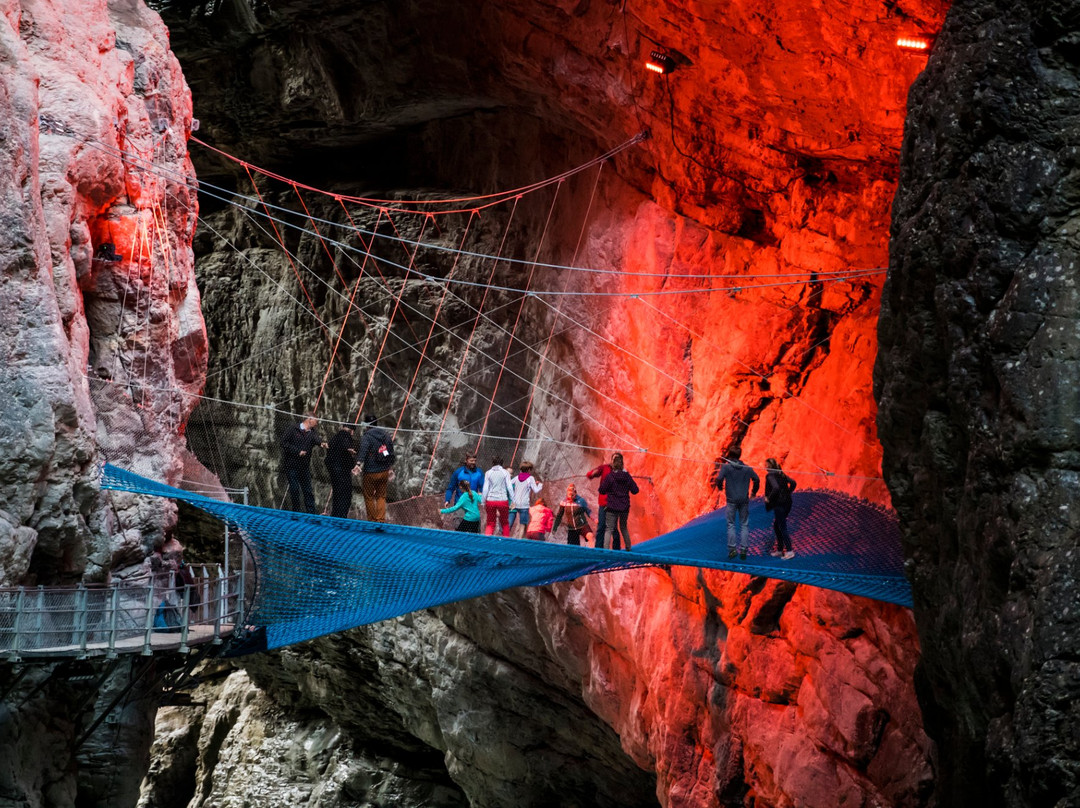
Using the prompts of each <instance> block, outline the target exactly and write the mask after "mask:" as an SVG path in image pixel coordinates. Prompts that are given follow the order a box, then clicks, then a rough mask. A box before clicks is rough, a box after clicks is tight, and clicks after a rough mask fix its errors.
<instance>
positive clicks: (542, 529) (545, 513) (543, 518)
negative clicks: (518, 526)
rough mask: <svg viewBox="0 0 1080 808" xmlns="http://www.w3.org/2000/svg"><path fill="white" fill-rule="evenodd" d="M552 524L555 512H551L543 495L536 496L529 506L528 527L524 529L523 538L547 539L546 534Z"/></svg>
mask: <svg viewBox="0 0 1080 808" xmlns="http://www.w3.org/2000/svg"><path fill="white" fill-rule="evenodd" d="M554 525H555V514H553V513H552V512H551V508H549V507H548V506H547V503H546V502H544V498H543V497H539V498H537V500H536V503H535V504H534V505H533V506H532V507H531V508H529V524H528V527H529V529H528V530H526V531H525V538H526V539H533V540H534V541H547V534H548V533H549V532H550V531H551V529H552V528H553V527H554Z"/></svg>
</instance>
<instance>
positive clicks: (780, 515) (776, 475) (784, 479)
mask: <svg viewBox="0 0 1080 808" xmlns="http://www.w3.org/2000/svg"><path fill="white" fill-rule="evenodd" d="M765 468H766V472H765V510H767V511H772V515H773V533H775V534H776V549H775V550H773V551H772V552H771V553H769V555H771V556H773V557H774V558H783V559H785V560H789V559H792V558H794V557H795V551H794V550H792V549H791V534H789V533H788V527H787V518H788V514H789V513H791V495H792V494H793V493H795V489H796V487H797V486H796V485H795V481H794V480H793V479H791V478H790V477H788V476H787V475H786V474H784V471H783V469H781V468H780V463H779V462H778V461H777V459H776V458H775V457H770V458H769V459H768V460H766V461H765Z"/></svg>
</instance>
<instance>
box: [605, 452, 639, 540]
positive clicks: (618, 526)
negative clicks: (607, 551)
mask: <svg viewBox="0 0 1080 808" xmlns="http://www.w3.org/2000/svg"><path fill="white" fill-rule="evenodd" d="M598 490H599V491H600V493H601V494H606V495H607V510H606V512H605V513H604V518H605V519H606V520H607V530H608V533H610V534H611V549H612V550H618V549H619V537H620V536H622V543H623V545H624V546H625V548H626V549H627V550H629V549H630V533H629V531H628V530H627V520H628V519H629V517H630V495H631V494H636V493H638V484H637V483H636V482H635V481H634V478H633V477H632V476H630V472H629V471H627V470H626V469H625V468H623V456H622V455H621V454H613V455H612V456H611V472H610V473H609V474H608V475H607V476H606V477H604V478H603V479H601V481H600V488H599V489H598Z"/></svg>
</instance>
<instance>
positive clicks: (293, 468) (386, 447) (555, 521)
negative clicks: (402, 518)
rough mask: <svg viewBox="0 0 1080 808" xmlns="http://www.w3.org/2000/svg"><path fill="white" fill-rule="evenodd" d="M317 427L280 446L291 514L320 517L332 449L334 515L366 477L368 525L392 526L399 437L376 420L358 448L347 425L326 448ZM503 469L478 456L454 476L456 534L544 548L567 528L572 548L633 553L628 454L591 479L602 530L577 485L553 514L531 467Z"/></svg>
mask: <svg viewBox="0 0 1080 808" xmlns="http://www.w3.org/2000/svg"><path fill="white" fill-rule="evenodd" d="M318 423H319V421H318V418H317V417H316V416H315V415H314V413H310V414H308V415H305V416H304V418H303V419H302V420H301V421H300V422H299V423H297V424H294V425H292V426H291V427H290V428H289V429H288V430H286V432H285V434H284V435H283V436H282V439H281V455H282V466H283V468H284V471H285V478H286V480H287V483H288V490H289V502H290V505H291V507H292V510H294V511H300V512H304V513H317V512H319V510H318V509H317V507H316V502H315V492H314V489H313V487H312V483H311V458H312V456H313V454H314V451H315V449H317V448H321V449H323V450H325V457H324V462H325V464H326V471H327V474H328V476H329V478H330V491H331V493H330V515H331V516H334V517H337V518H342V519H344V518H347V517H348V515H349V509H350V507H351V506H352V496H353V477H354V476H356V475H363V476H362V483H361V490H362V491H363V495H364V507H365V509H366V511H367V519H368V521H371V522H385V521H386V493H387V487H388V485H389V482H390V479H391V477H392V474H393V466H394V462H395V460H396V456H395V453H394V439H393V436H392V435H391V434H390V433H389V432H388V431H387V430H385V429H383V428H382V427H380V426H379V424H378V420H377V418H376V417H375V416H374V415H372V414H370V413H369V414H367V415H365V416H364V418H363V420H362V421H361V422H360V428H361V429H362V430H363V434H362V436H361V437H360V439H359V441H357V440H356V430H355V427H354V426H353V425H352V424H342V425H340V426H339V428H338V431H337V434H335V435H334V437H333V438H331V439H330V440H329V441H326V440H324V439H323V437H322V436H321V435H320V433H319V431H318ZM502 462H503V461H502V458H501V457H498V456H495V457H492V459H491V466H490V467H489V468H488V469H487V471H485V470H484V469H482V468H480V467H479V466H478V465H477V463H476V455H475V454H469V455H466V457H465V460H464V462H463V463H462V464H461V466H460V467H458V468H457V469H456V470H455V471H454V473H453V474H452V475H451V476H450V481H449V484H448V485H447V487H446V497H445V501H444V503H443V505H444V507H443V508H442V509H441V510H440V512H441V513H443V514H451V513H455V512H457V511H461V519H460V521H459V522H458V525H457V530H459V531H464V532H470V533H479V532H480V530H481V525H482V523H486V532H487V534H488V535H489V536H490V535H494V533H495V531H496V530H499V532H500V533H501V535H502V536H505V537H509V536H510V533H511V530H513V529H514V528H515V524H516V525H517V534H518V535H520V536H524V537H525V538H529V539H536V540H541V541H545V540H547V537H548V535H549V534H554V533H555V532H556V531H558V529H559V527H560V526H561V525H564V526H565V529H566V541H567V543H569V544H576V545H580V544H581V543H582V541H583V540H584V541H585V542H588V541H590V540H592V541H593V544H594V546H595V547H600V548H603V547H604V546H605V539H606V538H607V536H608V535H610V536H611V546H612V549H615V550H619V549H622V548H623V547H625V548H626V549H627V550H629V549H630V546H631V544H630V534H629V530H628V519H629V514H630V497H631V495H633V494H637V493H638V491H639V488H638V485H637V483H636V482H635V481H634V478H633V477H632V476H631V475H630V473H629V472H628V471H626V469H625V468H624V464H623V456H622V455H621V454H615V455H613V456H612V458H611V462H610V463H601V464H600V465H599V466H597V467H596V468H594V469H592V470H591V471H589V472H588V474H586V475H585V476H586V477H587V478H588V479H599V480H600V487H599V492H598V497H597V527H596V528H595V529H593V527H592V525H591V523H590V518H591V517H592V509H591V508H590V507H589V504H588V503H587V502H586V501H585V498H584V497H582V496H581V494H579V493H578V491H577V486H575V485H573V484H571V485H569V486H567V488H566V496H565V498H564V499H562V500H561V501H559V502H558V503H555V507H554V509H552V508H551V507H550V506H549V505H548V502H547V500H546V498H545V494H544V485H543V483H542V482H541V481H540V476H539V474H536V473H535V472H534V468H533V464H532V463H530V462H528V461H525V462H523V463H521V465H520V466H519V471H518V473H517V474H512V473H511V472H510V471H509V470H508V469H506V468H504V467H503V465H502Z"/></svg>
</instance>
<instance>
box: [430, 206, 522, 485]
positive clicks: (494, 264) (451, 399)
mask: <svg viewBox="0 0 1080 808" xmlns="http://www.w3.org/2000/svg"><path fill="white" fill-rule="evenodd" d="M519 201H521V197H518V198H517V199H515V200H514V207H513V208H512V209H511V210H510V218H508V219H507V220H506V228H505V229H504V230H503V237H502V242H500V244H499V252H498V255H496V256H495V260H494V261H492V262H491V272H490V273H488V282H487V286H485V287H484V295H483V297H481V298H480V306H479V307H478V308H477V310H476V319H475V320H473V327H472V331H471V332H470V333H469V340H468V342H466V343H465V351H464V353H462V355H461V362H460V363H459V364H458V370H457V375H456V376H455V377H454V386H453V387H452V388H450V396H449V397H448V398H447V399H446V410H445V411H444V412H443V417H442V421H441V422H440V423H439V432H438V434H437V435H436V436H435V445H434V446H432V447H431V459H430V460H428V467H427V471H426V472H424V481H423V483H421V484H420V493H421V494H423V493H424V486H425V485H426V484H427V480H428V477H429V476H430V474H431V468H432V466H434V465H435V454H436V453H437V452H438V450H439V443H441V442H442V435H443V429H445V428H446V418H447V416H448V415H449V414H450V406H451V405H452V404H453V403H454V394H455V393H456V392H457V388H458V384H459V383H460V382H461V373H462V371H463V370H464V369H465V360H466V359H468V358H469V351H470V349H471V348H472V343H473V339H474V338H475V337H476V328H477V326H479V324H480V317H481V316H482V315H483V312H484V303H486V302H487V296H488V292H489V291H491V281H492V279H493V278H494V277H495V268H496V267H497V266H498V265H499V259H501V258H502V251H503V247H504V246H505V245H506V236H507V234H508V233H509V232H510V224H511V223H512V222H513V221H514V214H515V213H516V212H517V206H518V202H519Z"/></svg>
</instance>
